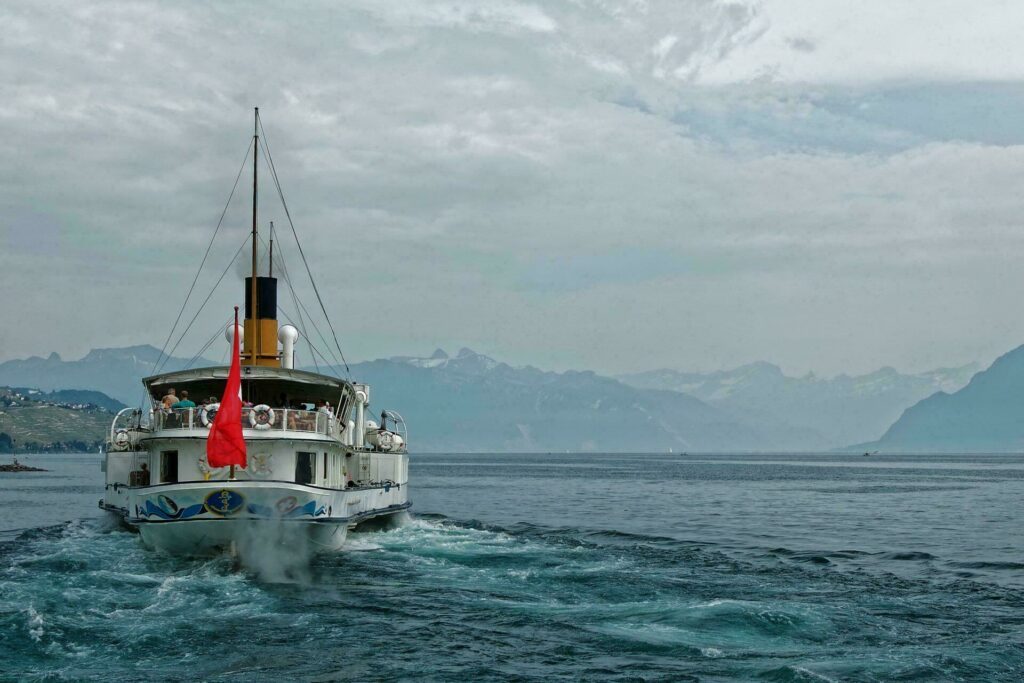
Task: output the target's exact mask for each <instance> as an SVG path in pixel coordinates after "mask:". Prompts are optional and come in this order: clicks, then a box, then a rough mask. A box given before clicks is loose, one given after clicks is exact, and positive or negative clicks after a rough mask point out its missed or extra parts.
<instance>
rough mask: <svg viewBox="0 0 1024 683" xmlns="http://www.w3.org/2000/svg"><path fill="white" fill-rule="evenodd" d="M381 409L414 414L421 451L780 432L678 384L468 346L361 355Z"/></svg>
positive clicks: (747, 439) (355, 370) (687, 441)
mask: <svg viewBox="0 0 1024 683" xmlns="http://www.w3.org/2000/svg"><path fill="white" fill-rule="evenodd" d="M352 375H353V377H356V378H358V379H359V380H360V381H365V382H368V383H369V384H371V385H372V389H371V391H372V395H371V401H372V404H373V408H374V410H375V411H379V410H380V409H381V408H391V409H395V410H398V411H399V412H400V413H402V414H403V415H404V416H405V418H406V420H408V422H409V425H410V430H411V439H412V444H413V446H414V448H416V449H417V450H434V451H444V450H453V451H489V450H497V451H565V450H570V451H594V450H597V451H601V450H605V451H642V450H652V451H665V450H668V449H670V448H671V449H674V450H675V451H676V452H680V451H686V450H690V451H713V450H715V451H723V450H724V451H727V450H773V449H776V448H778V447H779V444H780V443H781V441H780V439H782V438H783V437H784V435H780V434H778V433H776V432H774V431H772V430H771V429H763V428H757V427H752V426H749V425H747V424H745V423H744V422H743V421H742V420H739V419H736V418H735V417H733V416H730V415H728V414H726V413H724V412H723V411H721V410H719V409H716V408H714V407H712V406H709V405H707V404H706V403H704V402H702V401H700V400H698V399H696V398H693V397H692V396H687V395H685V394H680V393H678V392H672V391H660V390H651V389H637V388H635V387H630V386H627V385H625V384H623V383H621V382H619V381H617V380H614V379H611V378H608V377H602V376H600V375H596V374H594V373H593V372H565V373H556V372H545V371H542V370H538V369H537V368H533V367H525V368H514V367H511V366H509V365H507V364H505V363H499V362H497V361H495V360H494V359H492V358H488V357H487V356H483V355H481V354H478V353H475V352H474V351H471V350H470V349H462V350H461V351H459V353H458V354H457V355H456V356H455V357H448V355H447V354H445V353H444V352H443V351H440V350H438V351H437V352H435V353H434V355H433V356H431V357H429V358H417V357H396V358H390V359H386V360H375V361H369V362H365V363H358V364H356V365H354V366H352Z"/></svg>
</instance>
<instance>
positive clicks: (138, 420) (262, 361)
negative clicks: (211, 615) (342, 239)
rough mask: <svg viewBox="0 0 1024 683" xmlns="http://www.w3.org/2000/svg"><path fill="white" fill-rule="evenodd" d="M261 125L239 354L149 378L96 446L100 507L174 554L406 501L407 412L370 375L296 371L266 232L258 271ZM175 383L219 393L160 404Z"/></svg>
mask: <svg viewBox="0 0 1024 683" xmlns="http://www.w3.org/2000/svg"><path fill="white" fill-rule="evenodd" d="M260 130H261V129H260V126H259V110H256V132H255V134H254V136H253V146H252V150H253V219H252V236H251V239H252V252H253V253H252V263H253V267H252V274H251V276H249V277H246V278H245V293H244V299H245V317H244V325H239V324H238V309H237V308H236V309H235V323H233V324H229V325H228V327H227V330H226V336H227V339H228V341H229V342H230V343H231V349H232V351H231V353H230V357H231V364H230V366H226V367H207V368H194V369H185V370H180V371H176V372H169V373H164V374H157V375H154V376H152V377H146V378H145V379H144V380H143V386H144V388H145V400H144V403H143V405H142V406H141V407H140V408H128V409H125V410H122V411H121V412H120V413H118V415H117V417H116V418H115V419H114V421H113V423H112V424H111V427H110V434H109V439H108V441H107V444H106V447H105V448H104V449H101V451H105V452H106V455H105V458H104V460H103V471H104V472H105V473H106V491H105V494H104V497H103V499H102V500H101V501H100V507H101V508H102V509H104V510H107V511H109V512H110V513H111V514H113V515H115V516H117V517H118V518H119V519H121V520H123V522H124V523H125V524H126V525H127V526H129V527H131V528H132V529H135V530H137V531H138V532H139V534H140V536H141V539H142V541H143V543H144V544H145V545H146V546H149V547H152V548H156V549H160V550H164V551H167V552H169V553H171V554H175V555H182V556H190V555H204V554H210V553H215V552H218V551H221V550H229V549H235V548H236V544H238V543H242V542H251V541H252V540H253V538H254V537H255V538H257V539H259V538H260V537H265V538H267V540H268V541H269V542H270V543H273V544H274V545H285V546H286V547H287V545H288V542H289V541H300V542H301V543H300V545H302V546H303V547H305V548H312V549H313V550H336V549H338V548H340V547H341V546H342V545H343V544H344V542H345V539H346V537H347V534H348V531H349V529H351V528H353V527H355V526H356V525H357V524H359V523H362V522H365V521H367V520H370V519H374V518H382V517H389V516H393V515H395V514H397V513H400V512H402V511H403V510H406V509H408V508H409V507H410V505H411V503H410V502H409V497H408V492H409V489H408V478H409V456H408V451H407V447H406V444H407V441H408V432H407V429H406V427H405V421H404V420H403V419H402V417H401V415H399V414H398V413H396V412H394V411H388V410H385V411H383V412H382V413H381V416H380V424H377V423H375V422H374V421H373V420H369V419H367V409H368V407H369V401H370V387H369V385H367V384H360V383H353V382H352V381H349V380H347V379H340V378H338V377H330V376H327V375H322V374H318V373H313V372H306V371H303V370H297V369H295V367H294V362H295V344H296V341H297V340H298V338H299V332H298V330H297V329H296V328H295V327H293V326H292V325H284V326H282V327H281V328H280V330H278V322H277V314H278V309H277V279H276V278H274V277H273V242H272V240H271V246H270V254H271V258H270V268H269V270H268V271H267V275H266V276H262V275H260V274H259V273H258V272H257V270H258V268H257V263H258V251H257V250H258V246H259V234H258V227H257V215H256V207H257V187H258V185H257V170H256V154H257V152H258V150H259V149H260V140H259V133H260ZM267 156H268V161H270V163H271V170H272V171H273V165H272V164H273V162H272V161H271V160H270V159H269V153H268V155H267ZM273 177H274V179H275V181H276V177H277V176H276V171H275V172H274V174H273ZM300 248H301V247H300ZM285 276H286V278H287V273H285ZM314 287H315V285H314ZM289 289H291V287H290V286H289ZM293 294H294V293H293ZM317 297H318V298H319V294H317ZM186 302H187V299H186ZM324 314H325V315H326V310H325V311H324ZM332 332H333V330H332ZM215 334H219V333H216V332H215ZM278 342H280V346H279V345H278ZM325 343H326V342H325ZM311 346H312V345H311ZM339 351H340V348H339ZM172 390H175V391H177V396H182V395H183V394H184V392H186V391H187V392H188V396H191V397H214V400H206V401H204V402H203V403H202V404H201V405H198V406H197V405H195V404H192V405H191V406H188V404H186V406H187V407H185V406H178V407H174V408H172V407H170V406H169V405H168V404H167V403H166V401H165V397H167V396H168V395H169V394H171V393H173V392H172ZM218 396H220V397H222V398H221V400H220V401H219V402H218V401H216V400H215V397H218ZM190 403H191V402H190ZM332 406H333V407H332ZM389 423H390V425H389ZM215 436H216V438H214V437H215ZM225 439H226V441H225ZM224 444H227V445H224Z"/></svg>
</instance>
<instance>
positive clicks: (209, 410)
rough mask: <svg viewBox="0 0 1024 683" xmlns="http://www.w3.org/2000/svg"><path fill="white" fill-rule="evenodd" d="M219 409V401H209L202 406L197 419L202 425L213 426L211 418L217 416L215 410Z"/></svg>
mask: <svg viewBox="0 0 1024 683" xmlns="http://www.w3.org/2000/svg"><path fill="white" fill-rule="evenodd" d="M219 409H220V404H219V403H211V404H210V405H208V406H203V409H202V410H200V411H199V421H200V422H201V423H202V424H203V426H204V427H206V428H207V429H209V428H210V427H212V426H213V418H215V417H216V416H217V411H218V410H219Z"/></svg>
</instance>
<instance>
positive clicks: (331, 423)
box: [153, 407, 340, 436]
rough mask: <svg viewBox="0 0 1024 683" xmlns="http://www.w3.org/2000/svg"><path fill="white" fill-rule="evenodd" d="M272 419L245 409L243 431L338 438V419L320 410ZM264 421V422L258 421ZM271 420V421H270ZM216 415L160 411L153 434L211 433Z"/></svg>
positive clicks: (278, 412) (287, 411)
mask: <svg viewBox="0 0 1024 683" xmlns="http://www.w3.org/2000/svg"><path fill="white" fill-rule="evenodd" d="M271 411H272V413H273V417H272V419H269V418H270V415H267V414H265V413H264V414H260V413H254V411H253V409H252V408H248V407H246V408H242V428H243V429H252V430H256V431H277V432H305V433H314V434H324V435H326V436H336V435H337V434H339V432H340V430H339V429H338V424H337V419H336V418H335V417H334V416H333V415H330V414H328V413H325V412H323V411H321V410H300V409H297V408H272V409H271ZM261 417H262V421H261V420H260V419H258V418H261ZM268 419H269V421H267V420H268ZM211 424H213V415H212V414H211V413H209V412H207V411H206V410H205V408H203V407H198V408H179V409H177V410H169V411H168V410H164V409H163V408H157V409H156V410H155V412H154V415H153V430H154V431H166V430H182V431H203V432H206V431H209V425H211Z"/></svg>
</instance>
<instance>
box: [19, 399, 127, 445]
mask: <svg viewBox="0 0 1024 683" xmlns="http://www.w3.org/2000/svg"><path fill="white" fill-rule="evenodd" d="M88 393H90V394H95V393H96V392H88ZM57 396H58V397H59V396H60V392H58V394H57ZM99 397H102V398H101V399H100V400H101V401H102V402H104V403H107V402H110V401H111V400H112V399H110V397H108V396H104V395H103V394H99V395H98V396H95V395H94V396H93V398H99ZM64 398H67V396H66V395H65V396H64ZM113 419H114V414H113V413H112V412H111V411H109V410H107V409H105V408H103V407H100V406H99V405H97V404H96V403H91V402H78V401H71V402H69V401H64V400H61V399H60V398H56V399H55V398H54V395H53V394H46V393H44V392H41V391H38V390H33V389H15V388H11V387H0V452H12V451H15V450H17V451H18V452H26V451H28V452H40V451H76V452H81V451H93V450H95V449H96V447H97V446H99V444H100V443H102V442H103V439H104V437H105V436H106V434H107V430H109V429H110V422H111V420H113Z"/></svg>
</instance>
